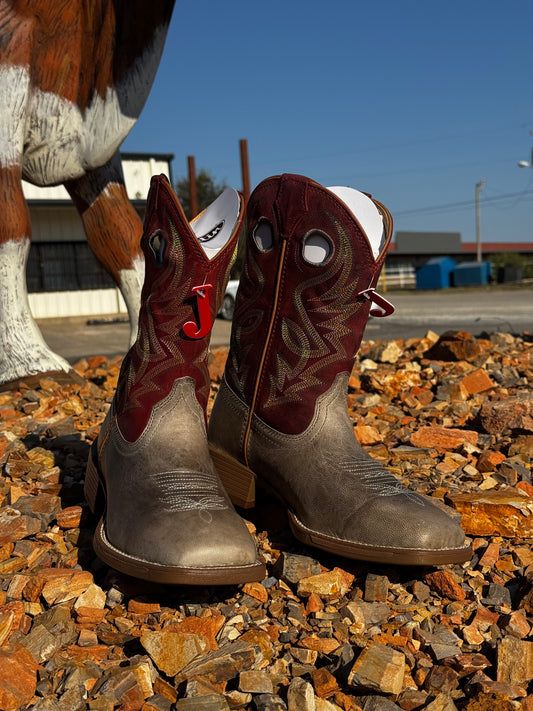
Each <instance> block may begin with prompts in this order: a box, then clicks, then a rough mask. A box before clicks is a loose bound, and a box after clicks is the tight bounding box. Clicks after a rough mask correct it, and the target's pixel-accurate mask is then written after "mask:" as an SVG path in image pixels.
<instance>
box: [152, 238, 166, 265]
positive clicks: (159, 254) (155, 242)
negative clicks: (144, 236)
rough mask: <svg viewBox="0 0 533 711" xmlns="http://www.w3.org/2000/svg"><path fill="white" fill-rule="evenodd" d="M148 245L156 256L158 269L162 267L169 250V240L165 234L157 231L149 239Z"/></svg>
mask: <svg viewBox="0 0 533 711" xmlns="http://www.w3.org/2000/svg"><path fill="white" fill-rule="evenodd" d="M148 245H149V247H150V251H151V252H152V254H153V256H154V262H155V265H156V267H162V266H163V263H164V257H165V252H166V249H167V238H166V236H165V234H164V233H163V232H162V231H161V230H156V231H155V232H153V233H152V234H151V235H150V237H149V238H148Z"/></svg>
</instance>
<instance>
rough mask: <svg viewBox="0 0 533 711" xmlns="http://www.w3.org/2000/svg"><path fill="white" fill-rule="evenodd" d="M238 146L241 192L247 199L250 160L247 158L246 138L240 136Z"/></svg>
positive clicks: (248, 193) (248, 194)
mask: <svg viewBox="0 0 533 711" xmlns="http://www.w3.org/2000/svg"><path fill="white" fill-rule="evenodd" d="M239 148H240V152H241V173H242V192H243V194H244V199H245V200H246V201H248V198H249V197H250V162H249V160H248V141H247V140H246V138H241V140H240V141H239Z"/></svg>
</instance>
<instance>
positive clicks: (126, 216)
mask: <svg viewBox="0 0 533 711" xmlns="http://www.w3.org/2000/svg"><path fill="white" fill-rule="evenodd" d="M65 187H66V188H67V190H68V191H69V193H70V196H71V197H72V199H73V201H74V203H75V205H76V207H77V208H78V212H79V213H80V215H81V218H82V220H83V225H84V227H85V233H86V235H87V241H88V243H89V246H90V248H91V250H92V251H93V254H94V255H95V257H96V258H97V259H98V261H99V262H100V264H101V265H102V266H103V267H104V269H105V270H106V271H107V272H108V273H109V274H110V275H111V277H112V278H113V279H114V281H115V282H116V284H117V285H118V287H119V289H120V291H121V293H122V296H123V297H124V301H125V302H126V307H127V309H128V316H129V319H130V327H131V331H130V345H131V344H133V342H134V341H135V338H136V336H137V320H138V316H139V308H140V303H141V289H142V284H143V280H144V257H143V254H142V252H141V236H142V222H141V219H140V217H139V215H138V214H137V212H136V211H135V209H134V208H133V205H132V204H131V202H130V201H129V199H128V196H127V194H126V188H125V186H124V177H123V174H122V167H121V163H120V157H119V155H118V154H115V156H114V157H113V158H112V159H111V160H110V161H109V162H108V163H106V164H105V165H104V166H102V167H101V168H96V169H95V170H92V171H90V172H88V173H86V175H84V176H83V177H82V178H79V179H77V180H71V181H69V182H67V183H65Z"/></svg>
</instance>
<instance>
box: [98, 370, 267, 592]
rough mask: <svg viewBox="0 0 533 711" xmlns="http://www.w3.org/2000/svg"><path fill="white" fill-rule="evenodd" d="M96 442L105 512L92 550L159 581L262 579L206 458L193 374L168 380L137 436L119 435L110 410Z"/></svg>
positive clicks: (240, 522) (245, 534)
mask: <svg viewBox="0 0 533 711" xmlns="http://www.w3.org/2000/svg"><path fill="white" fill-rule="evenodd" d="M99 442H100V443H101V444H100V451H99V457H98V462H97V464H98V469H99V476H100V477H101V479H102V483H103V485H104V486H105V492H106V513H105V516H104V518H103V520H102V522H101V523H100V526H99V528H98V530H97V533H96V535H95V550H96V552H97V553H98V555H99V556H100V557H101V558H102V559H103V560H105V561H106V562H107V563H109V565H112V566H113V567H115V568H117V569H118V570H121V571H122V572H125V573H128V574H131V575H135V576H136V577H144V578H147V579H150V580H155V581H158V582H174V583H186V584H194V583H198V584H200V583H206V584H209V583H211V584H233V583H238V582H247V581H250V580H257V579H260V578H261V577H262V575H263V566H262V564H261V563H259V562H258V561H257V552H256V547H255V543H254V541H253V539H252V537H251V536H250V534H249V532H248V530H247V528H246V525H245V523H244V521H243V520H242V519H241V518H240V516H238V514H237V513H236V511H235V510H234V508H233V505H232V504H231V502H230V500H229V498H228V496H227V494H226V492H225V491H224V489H223V487H222V486H221V484H220V480H219V478H218V475H217V473H216V471H215V469H214V467H213V464H212V462H211V459H210V457H209V451H208V446H207V439H206V435H205V424H204V418H203V411H202V408H201V407H200V405H199V404H198V401H197V400H196V398H195V396H194V381H193V380H192V379H190V378H181V379H179V380H177V381H176V382H175V383H174V386H173V388H172V391H171V392H170V394H169V395H168V396H167V397H166V398H165V399H164V400H162V401H161V402H160V403H158V404H157V405H156V406H155V407H154V410H153V413H152V416H151V418H150V421H149V423H148V425H147V427H146V429H145V430H144V432H143V434H142V435H141V437H140V438H139V439H138V440H136V441H135V442H128V441H126V440H125V439H124V437H123V436H122V434H121V433H120V430H119V428H118V425H117V423H116V419H115V418H114V416H113V411H112V410H111V411H110V412H109V414H108V417H107V419H106V421H105V423H104V425H103V427H102V431H101V434H100V437H99Z"/></svg>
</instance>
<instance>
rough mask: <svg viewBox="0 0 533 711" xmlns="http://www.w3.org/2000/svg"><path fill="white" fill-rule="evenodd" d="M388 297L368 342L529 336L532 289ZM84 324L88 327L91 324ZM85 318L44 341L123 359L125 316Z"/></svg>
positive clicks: (67, 322)
mask: <svg viewBox="0 0 533 711" xmlns="http://www.w3.org/2000/svg"><path fill="white" fill-rule="evenodd" d="M387 298H388V299H389V300H390V301H391V302H392V303H393V304H394V306H395V309H396V310H395V313H394V314H393V315H392V316H389V317H388V318H371V319H370V320H369V322H368V325H367V328H366V331H365V335H364V337H365V338H366V339H372V340H377V339H394V338H404V339H405V338H416V337H420V336H424V335H425V334H426V333H427V331H428V330H432V331H435V332H436V333H444V332H445V331H449V330H462V331H469V332H470V333H473V334H475V335H478V334H480V333H482V332H483V331H486V332H488V333H492V332H494V331H504V332H507V333H522V332H523V331H528V332H530V333H532V332H533V288H531V289H524V288H522V289H505V288H498V287H492V286H491V287H487V288H486V289H483V288H479V289H461V290H451V289H450V290H443V291H440V292H433V291H432V292H409V293H405V292H391V293H389V294H387ZM88 321H91V322H92V323H91V324H89V323H88ZM94 321H96V319H94V318H91V319H89V318H88V317H77V318H62V319H59V318H55V319H40V320H39V321H38V323H39V326H40V328H41V331H42V333H43V336H44V339H45V340H46V342H47V343H48V345H49V346H50V347H51V348H52V349H53V350H54V351H56V352H57V353H59V354H60V355H62V356H63V357H65V358H66V359H67V360H68V361H69V362H71V363H75V362H76V360H79V358H82V357H87V356H91V355H104V356H107V357H112V356H115V355H124V353H125V352H126V350H127V348H128V338H129V325H128V323H126V322H125V321H124V319H123V318H120V319H113V318H112V317H102V318H101V319H99V320H98V321H99V322H98V324H96V323H94ZM230 333H231V322H229V321H224V320H222V319H220V318H217V319H216V321H215V324H214V326H213V335H212V338H211V345H212V346H213V347H214V346H225V345H229V339H230Z"/></svg>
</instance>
